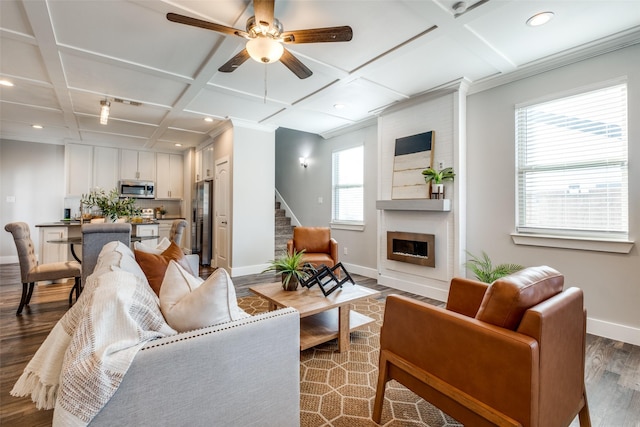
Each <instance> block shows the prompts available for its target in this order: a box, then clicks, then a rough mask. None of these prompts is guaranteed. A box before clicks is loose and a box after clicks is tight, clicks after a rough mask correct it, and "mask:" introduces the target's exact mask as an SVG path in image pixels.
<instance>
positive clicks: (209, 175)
mask: <svg viewBox="0 0 640 427" xmlns="http://www.w3.org/2000/svg"><path fill="white" fill-rule="evenodd" d="M201 158H202V160H201V165H202V166H201V168H200V179H197V181H206V180H210V179H213V164H214V159H213V143H211V144H209V145H207V146H206V147H204V148H203V149H202V154H201ZM196 170H197V169H196Z"/></svg>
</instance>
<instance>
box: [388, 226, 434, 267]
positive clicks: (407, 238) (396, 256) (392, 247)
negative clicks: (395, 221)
mask: <svg viewBox="0 0 640 427" xmlns="http://www.w3.org/2000/svg"><path fill="white" fill-rule="evenodd" d="M435 240H436V238H435V235H433V234H424V233H406V232H402V231H388V232H387V259H391V260H394V261H401V262H408V263H410V264H418V265H423V266H425V267H434V268H435V266H436V246H435Z"/></svg>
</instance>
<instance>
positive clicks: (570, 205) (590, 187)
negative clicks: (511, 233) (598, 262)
mask: <svg viewBox="0 0 640 427" xmlns="http://www.w3.org/2000/svg"><path fill="white" fill-rule="evenodd" d="M516 143H517V167H516V173H517V218H516V224H517V232H518V233H533V234H536V233H538V234H545V235H554V236H561V237H562V236H565V237H595V238H603V239H626V238H627V236H628V227H629V220H628V190H627V181H628V179H627V86H626V84H617V85H615V86H609V87H605V88H600V89H598V90H593V91H590V92H586V93H580V94H576V95H573V96H569V97H565V98H561V99H555V100H552V101H549V102H544V103H539V104H535V105H528V106H518V107H517V108H516Z"/></svg>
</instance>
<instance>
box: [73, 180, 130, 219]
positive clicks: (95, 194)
mask: <svg viewBox="0 0 640 427" xmlns="http://www.w3.org/2000/svg"><path fill="white" fill-rule="evenodd" d="M80 204H81V205H82V206H84V207H87V208H94V207H95V208H97V209H98V210H99V211H100V213H101V214H102V215H103V216H104V218H105V221H107V222H116V221H117V220H118V218H128V217H132V216H137V215H140V214H141V212H142V211H141V210H140V209H139V208H137V207H136V200H135V199H131V198H128V197H125V198H120V196H119V194H118V190H117V189H116V188H114V189H113V190H111V191H110V192H108V193H107V192H106V191H105V190H103V189H101V188H99V189H96V190H93V191H91V192H90V193H89V194H83V195H82V197H81V199H80Z"/></svg>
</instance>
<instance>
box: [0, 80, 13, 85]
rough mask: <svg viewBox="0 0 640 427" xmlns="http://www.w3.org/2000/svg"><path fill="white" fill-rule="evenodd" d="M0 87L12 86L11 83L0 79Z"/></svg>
mask: <svg viewBox="0 0 640 427" xmlns="http://www.w3.org/2000/svg"><path fill="white" fill-rule="evenodd" d="M0 85H2V86H9V87H11V86H13V83H11V82H10V81H9V80H5V79H2V80H0Z"/></svg>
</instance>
